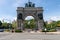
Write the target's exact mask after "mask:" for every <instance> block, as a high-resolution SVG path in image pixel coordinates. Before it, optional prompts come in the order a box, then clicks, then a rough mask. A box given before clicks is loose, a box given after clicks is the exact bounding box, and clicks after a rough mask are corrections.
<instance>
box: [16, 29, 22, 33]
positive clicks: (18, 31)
mask: <svg viewBox="0 0 60 40" xmlns="http://www.w3.org/2000/svg"><path fill="white" fill-rule="evenodd" d="M15 32H17V33H21V32H23V31H22V30H15Z"/></svg>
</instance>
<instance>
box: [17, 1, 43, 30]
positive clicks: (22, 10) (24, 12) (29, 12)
mask: <svg viewBox="0 0 60 40" xmlns="http://www.w3.org/2000/svg"><path fill="white" fill-rule="evenodd" d="M27 16H33V17H34V19H35V23H36V29H38V30H42V29H43V27H44V26H43V25H44V23H43V22H44V20H43V7H35V4H34V3H32V2H28V3H26V4H25V7H17V27H18V29H20V30H24V20H25V18H26V17H27Z"/></svg>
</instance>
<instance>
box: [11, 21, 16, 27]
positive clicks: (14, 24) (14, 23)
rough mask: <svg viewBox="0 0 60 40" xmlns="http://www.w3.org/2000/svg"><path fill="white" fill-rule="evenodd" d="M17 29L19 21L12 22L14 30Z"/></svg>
mask: <svg viewBox="0 0 60 40" xmlns="http://www.w3.org/2000/svg"><path fill="white" fill-rule="evenodd" d="M16 27H17V21H15V20H14V21H13V22H12V28H16Z"/></svg>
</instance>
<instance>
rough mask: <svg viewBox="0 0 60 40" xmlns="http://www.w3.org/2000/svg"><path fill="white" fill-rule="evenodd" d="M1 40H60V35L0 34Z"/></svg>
mask: <svg viewBox="0 0 60 40" xmlns="http://www.w3.org/2000/svg"><path fill="white" fill-rule="evenodd" d="M0 40H60V34H49V33H47V34H45V33H28V32H26V33H5V32H3V33H0Z"/></svg>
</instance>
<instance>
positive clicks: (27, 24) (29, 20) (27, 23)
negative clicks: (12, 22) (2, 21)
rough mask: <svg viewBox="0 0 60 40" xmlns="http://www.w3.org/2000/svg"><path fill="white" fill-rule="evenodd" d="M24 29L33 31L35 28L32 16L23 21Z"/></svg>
mask: <svg viewBox="0 0 60 40" xmlns="http://www.w3.org/2000/svg"><path fill="white" fill-rule="evenodd" d="M24 28H25V29H31V30H34V29H35V28H36V21H35V18H34V17H33V16H27V17H26V18H25V21H24Z"/></svg>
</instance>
